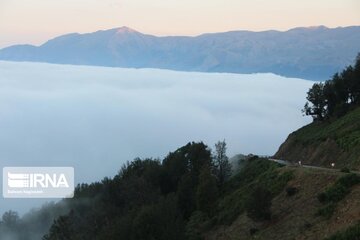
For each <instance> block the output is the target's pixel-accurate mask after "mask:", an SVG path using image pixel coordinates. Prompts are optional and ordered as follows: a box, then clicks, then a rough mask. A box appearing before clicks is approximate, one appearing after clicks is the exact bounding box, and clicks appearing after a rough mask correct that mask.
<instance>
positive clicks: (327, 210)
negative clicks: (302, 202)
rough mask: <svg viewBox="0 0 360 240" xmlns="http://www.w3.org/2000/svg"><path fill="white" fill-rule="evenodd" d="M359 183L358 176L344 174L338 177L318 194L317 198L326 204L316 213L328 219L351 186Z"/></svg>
mask: <svg viewBox="0 0 360 240" xmlns="http://www.w3.org/2000/svg"><path fill="white" fill-rule="evenodd" d="M356 184H360V176H359V175H357V174H354V173H352V174H346V175H344V176H342V177H340V178H339V179H338V180H337V181H336V182H335V183H334V184H333V185H332V186H330V187H329V188H327V189H326V190H325V191H324V192H322V193H320V194H319V195H318V200H319V201H320V202H321V203H326V204H327V205H326V206H324V207H322V208H320V209H319V210H318V211H317V215H319V216H323V217H325V218H326V219H329V218H331V217H332V215H333V214H334V211H335V209H336V206H337V203H338V202H339V201H340V200H342V199H343V198H344V197H345V196H346V195H347V194H349V193H350V191H351V187H352V186H354V185H356Z"/></svg>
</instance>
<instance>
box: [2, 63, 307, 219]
mask: <svg viewBox="0 0 360 240" xmlns="http://www.w3.org/2000/svg"><path fill="white" fill-rule="evenodd" d="M312 84H313V83H312V82H310V81H306V80H302V79H290V78H285V77H281V76H277V75H274V74H250V75H245V74H225V73H196V72H176V71H169V70H159V69H122V68H106V67H89V66H71V65H54V64H44V63H15V62H4V61H0V167H1V168H3V167H5V166H71V167H74V168H75V180H76V183H79V182H91V181H95V180H101V179H102V178H103V177H105V176H114V175H115V174H116V173H117V171H118V170H119V168H120V167H121V165H122V164H123V163H125V162H126V161H128V160H132V159H134V158H135V157H142V158H143V157H155V158H156V157H160V158H161V157H164V156H165V155H166V154H167V153H168V152H169V151H173V150H175V149H176V148H178V147H181V146H183V145H184V144H186V143H187V142H189V141H204V142H205V143H206V144H208V145H209V146H210V147H212V146H213V145H214V143H215V142H216V141H217V140H222V139H225V140H226V142H227V144H228V155H229V156H232V155H234V154H237V153H245V154H247V153H255V154H262V155H263V154H266V155H271V154H274V153H275V152H276V150H277V148H278V147H279V145H280V144H281V143H282V142H283V141H284V140H285V139H286V137H287V135H288V134H289V133H290V132H292V131H294V130H296V129H297V128H299V127H301V126H303V125H305V124H307V123H309V122H310V121H311V119H310V118H308V117H303V116H302V114H301V111H300V110H301V108H302V107H303V105H304V102H305V96H306V92H307V90H308V88H309V87H311V85H312ZM1 187H2V186H1ZM43 201H44V200H40V201H39V200H31V201H29V200H23V199H18V200H14V199H3V198H1V199H0V214H2V213H3V212H4V211H6V210H8V209H13V210H16V211H19V212H20V213H23V212H24V211H26V210H28V209H29V208H30V207H32V206H39V204H40V202H43Z"/></svg>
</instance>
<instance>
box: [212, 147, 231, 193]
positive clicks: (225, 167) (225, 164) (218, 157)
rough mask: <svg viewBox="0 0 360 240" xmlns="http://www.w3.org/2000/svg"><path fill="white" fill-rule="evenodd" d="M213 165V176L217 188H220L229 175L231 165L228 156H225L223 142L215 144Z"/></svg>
mask: <svg viewBox="0 0 360 240" xmlns="http://www.w3.org/2000/svg"><path fill="white" fill-rule="evenodd" d="M214 165H215V174H216V176H217V178H218V182H219V186H220V187H222V186H223V184H224V182H225V181H226V180H227V179H228V178H229V177H230V175H231V165H230V162H229V158H228V156H226V142H225V140H223V141H218V142H217V143H216V144H215V153H214Z"/></svg>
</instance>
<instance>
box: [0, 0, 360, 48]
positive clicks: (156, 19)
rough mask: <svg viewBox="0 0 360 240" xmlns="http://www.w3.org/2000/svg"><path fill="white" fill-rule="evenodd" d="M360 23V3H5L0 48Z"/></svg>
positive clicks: (353, 0)
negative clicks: (117, 32) (129, 34)
mask: <svg viewBox="0 0 360 240" xmlns="http://www.w3.org/2000/svg"><path fill="white" fill-rule="evenodd" d="M313 25H326V26H329V27H337V26H349V25H360V1H359V0H316V1H314V0H302V1H298V0H272V1H271V0H1V1H0V47H5V46H8V45H11V44H15V43H31V44H41V43H43V42H44V41H45V40H47V39H49V38H52V37H55V36H57V35H60V34H64V33H68V32H92V31H96V30H99V29H109V28H114V27H120V26H128V27H131V28H134V29H137V30H139V31H142V32H146V33H150V34H155V35H197V34H200V33H204V32H219V31H227V30H235V29H246V30H267V29H278V30H286V29H289V28H292V27H296V26H313Z"/></svg>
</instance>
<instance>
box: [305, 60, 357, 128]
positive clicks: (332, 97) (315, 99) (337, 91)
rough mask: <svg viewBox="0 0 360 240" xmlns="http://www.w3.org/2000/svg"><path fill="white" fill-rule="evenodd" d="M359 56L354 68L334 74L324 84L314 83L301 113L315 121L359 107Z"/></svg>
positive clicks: (341, 114) (343, 113)
mask: <svg viewBox="0 0 360 240" xmlns="http://www.w3.org/2000/svg"><path fill="white" fill-rule="evenodd" d="M359 79H360V54H359V55H358V56H357V58H356V60H355V65H354V66H348V67H347V68H346V69H344V70H343V71H342V72H341V73H336V74H335V75H334V76H333V78H332V79H331V80H328V81H326V82H325V83H315V84H314V85H313V86H312V88H310V90H309V91H308V93H307V98H306V99H307V100H308V102H306V104H305V106H304V110H303V112H304V113H305V114H306V115H311V116H313V118H314V120H315V121H324V120H326V119H329V118H331V117H339V116H343V115H345V113H346V112H348V111H349V109H351V108H352V107H353V106H359V105H360V81H359Z"/></svg>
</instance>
